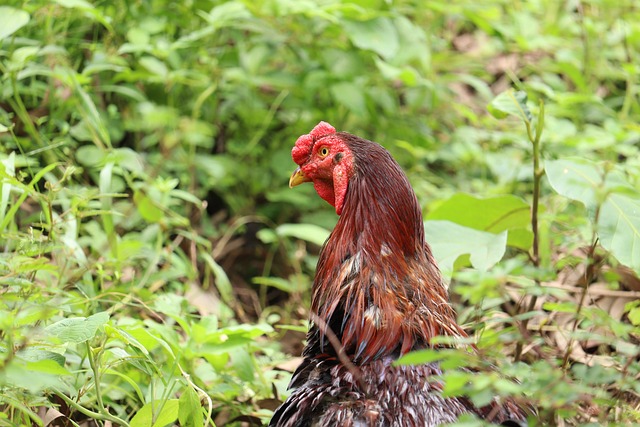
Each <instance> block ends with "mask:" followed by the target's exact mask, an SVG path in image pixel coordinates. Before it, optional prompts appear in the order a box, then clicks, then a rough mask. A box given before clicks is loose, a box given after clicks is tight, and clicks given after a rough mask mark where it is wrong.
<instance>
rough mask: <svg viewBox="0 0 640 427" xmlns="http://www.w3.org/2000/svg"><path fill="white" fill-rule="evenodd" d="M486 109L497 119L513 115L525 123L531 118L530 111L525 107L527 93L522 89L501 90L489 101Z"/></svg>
mask: <svg viewBox="0 0 640 427" xmlns="http://www.w3.org/2000/svg"><path fill="white" fill-rule="evenodd" d="M487 109H488V110H489V112H490V113H491V115H492V116H493V117H495V118H497V119H503V118H505V117H507V116H515V117H518V118H519V119H520V120H522V121H523V122H525V123H528V122H531V120H532V119H533V117H532V115H531V111H529V107H527V93H526V92H523V91H514V90H513V89H510V90H507V91H505V92H502V93H501V94H499V95H498V96H496V97H495V98H494V99H493V101H491V103H490V104H489V105H488V106H487Z"/></svg>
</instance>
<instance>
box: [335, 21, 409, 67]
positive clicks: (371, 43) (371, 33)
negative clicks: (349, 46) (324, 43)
mask: <svg viewBox="0 0 640 427" xmlns="http://www.w3.org/2000/svg"><path fill="white" fill-rule="evenodd" d="M342 26H343V27H344V30H345V32H346V33H347V36H349V38H350V39H351V42H352V43H353V44H354V45H355V46H356V47H358V48H360V49H365V50H371V51H373V52H376V53H377V54H379V55H380V56H382V57H383V58H385V59H390V58H392V57H393V56H395V54H396V52H397V51H398V48H399V46H400V44H399V42H398V31H397V30H396V27H395V26H394V25H393V22H392V21H391V19H389V18H385V17H378V18H375V19H371V20H368V21H354V20H350V19H344V20H342Z"/></svg>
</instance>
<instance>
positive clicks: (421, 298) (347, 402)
mask: <svg viewBox="0 0 640 427" xmlns="http://www.w3.org/2000/svg"><path fill="white" fill-rule="evenodd" d="M292 157H293V160H294V161H295V162H296V163H297V164H298V166H299V167H298V168H297V169H296V170H295V172H294V173H293V175H292V176H291V179H290V181H289V186H290V187H295V186H297V185H299V184H302V183H304V182H311V183H313V186H314V188H315V190H316V192H317V193H318V195H319V196H320V197H322V198H323V199H324V200H326V201H327V202H329V204H331V205H332V206H333V207H334V208H335V210H336V213H337V214H338V215H339V216H340V218H339V220H338V223H337V224H336V226H335V228H334V230H333V232H332V233H331V235H330V236H329V238H328V239H327V241H326V243H325V245H324V247H323V248H322V251H321V253H320V258H319V260H318V266H317V270H316V276H315V279H314V282H313V289H312V301H311V322H312V323H311V327H310V329H309V332H308V335H307V345H306V347H305V349H304V351H303V362H302V363H301V365H300V366H299V367H298V368H297V370H296V371H295V372H294V374H293V378H292V380H291V383H290V385H289V388H290V389H293V392H292V394H291V395H290V396H289V398H288V399H287V400H286V401H285V402H284V403H283V404H282V405H281V406H280V407H279V408H278V409H277V410H276V411H275V413H274V415H273V418H272V419H271V423H270V424H269V425H270V426H272V427H306V426H309V427H329V426H346V427H349V426H353V427H356V426H358V427H367V426H389V427H405V426H436V425H439V424H443V423H448V422H453V421H456V419H457V418H458V417H459V416H460V415H462V414H465V413H474V414H476V415H478V416H479V417H481V418H485V419H488V420H489V421H491V422H496V423H505V424H506V425H519V424H518V422H524V421H525V420H526V416H527V415H526V411H524V410H523V409H522V408H520V407H519V406H518V405H517V404H515V402H513V401H511V400H505V401H503V402H499V401H498V400H497V399H496V400H495V401H494V402H493V403H492V404H490V405H488V406H487V407H483V408H476V407H474V406H473V404H472V403H471V401H470V400H469V399H467V398H464V397H450V398H449V397H443V396H442V393H441V392H442V387H443V384H442V382H441V381H438V377H440V376H441V375H442V371H441V368H440V365H439V364H438V363H429V364H424V365H418V366H394V365H393V362H394V361H395V360H397V359H398V358H399V357H400V356H402V355H404V354H406V353H408V352H410V351H413V350H417V349H424V348H433V347H434V345H432V344H431V340H432V338H433V337H435V336H438V335H440V336H447V337H453V338H466V337H467V334H466V333H465V332H464V330H463V329H462V328H461V327H460V326H459V325H458V323H457V321H456V314H455V312H454V310H453V309H452V307H451V306H450V305H449V301H448V295H447V289H446V287H445V284H444V282H443V279H442V277H441V275H440V271H439V270H438V267H437V265H436V262H435V260H434V258H433V254H432V253H431V249H430V248H429V245H428V244H427V243H426V242H425V236H424V226H423V222H422V212H421V209H420V205H419V204H418V200H417V198H416V196H415V193H414V192H413V189H412V188H411V185H410V184H409V181H408V179H407V177H406V175H405V174H404V172H403V171H402V169H401V168H400V166H399V165H398V163H396V161H395V160H394V159H393V158H392V157H391V154H389V152H388V151H387V150H385V149H384V148H383V147H382V146H380V145H379V144H377V143H374V142H371V141H367V140H364V139H362V138H359V137H357V136H355V135H351V134H349V133H346V132H336V130H335V129H334V128H333V126H331V125H330V124H328V123H325V122H320V123H319V124H318V125H317V126H316V127H315V128H314V129H313V130H312V131H311V132H310V133H309V134H308V135H303V136H301V137H300V138H298V140H297V141H296V144H295V147H294V148H293V150H292ZM510 420H513V422H515V423H514V424H508V423H511V422H512V421H510Z"/></svg>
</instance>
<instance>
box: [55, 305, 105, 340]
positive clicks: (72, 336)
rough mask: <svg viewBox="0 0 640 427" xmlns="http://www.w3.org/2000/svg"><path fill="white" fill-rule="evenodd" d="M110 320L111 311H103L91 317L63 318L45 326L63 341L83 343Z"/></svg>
mask: <svg viewBox="0 0 640 427" xmlns="http://www.w3.org/2000/svg"><path fill="white" fill-rule="evenodd" d="M108 321H109V313H107V312H106V311H103V312H101V313H96V314H94V315H92V316H89V317H74V318H70V319H62V320H60V321H59V322H56V323H54V324H52V325H49V326H47V327H46V328H45V332H46V333H47V334H48V335H50V336H53V337H56V338H58V339H59V340H61V341H62V342H71V343H76V344H78V343H82V342H85V341H87V340H90V339H91V338H93V337H94V336H95V335H96V332H97V331H98V328H99V327H100V326H102V325H104V324H105V323H107V322H108Z"/></svg>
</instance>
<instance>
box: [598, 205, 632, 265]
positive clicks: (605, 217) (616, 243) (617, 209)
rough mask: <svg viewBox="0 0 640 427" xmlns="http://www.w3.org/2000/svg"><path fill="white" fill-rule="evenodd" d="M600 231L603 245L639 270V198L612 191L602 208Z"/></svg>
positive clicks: (623, 262)
mask: <svg viewBox="0 0 640 427" xmlns="http://www.w3.org/2000/svg"><path fill="white" fill-rule="evenodd" d="M597 231H598V237H599V239H600V244H601V245H602V247H604V248H605V249H606V250H608V251H609V252H611V254H613V256H615V257H616V258H617V259H618V261H620V262H621V263H622V264H624V265H627V266H629V267H631V268H632V269H634V270H635V271H636V272H637V273H640V197H630V196H628V195H625V194H617V193H612V194H609V196H608V197H607V199H606V200H605V202H604V203H603V204H602V206H601V207H600V215H599V217H598V225H597Z"/></svg>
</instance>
